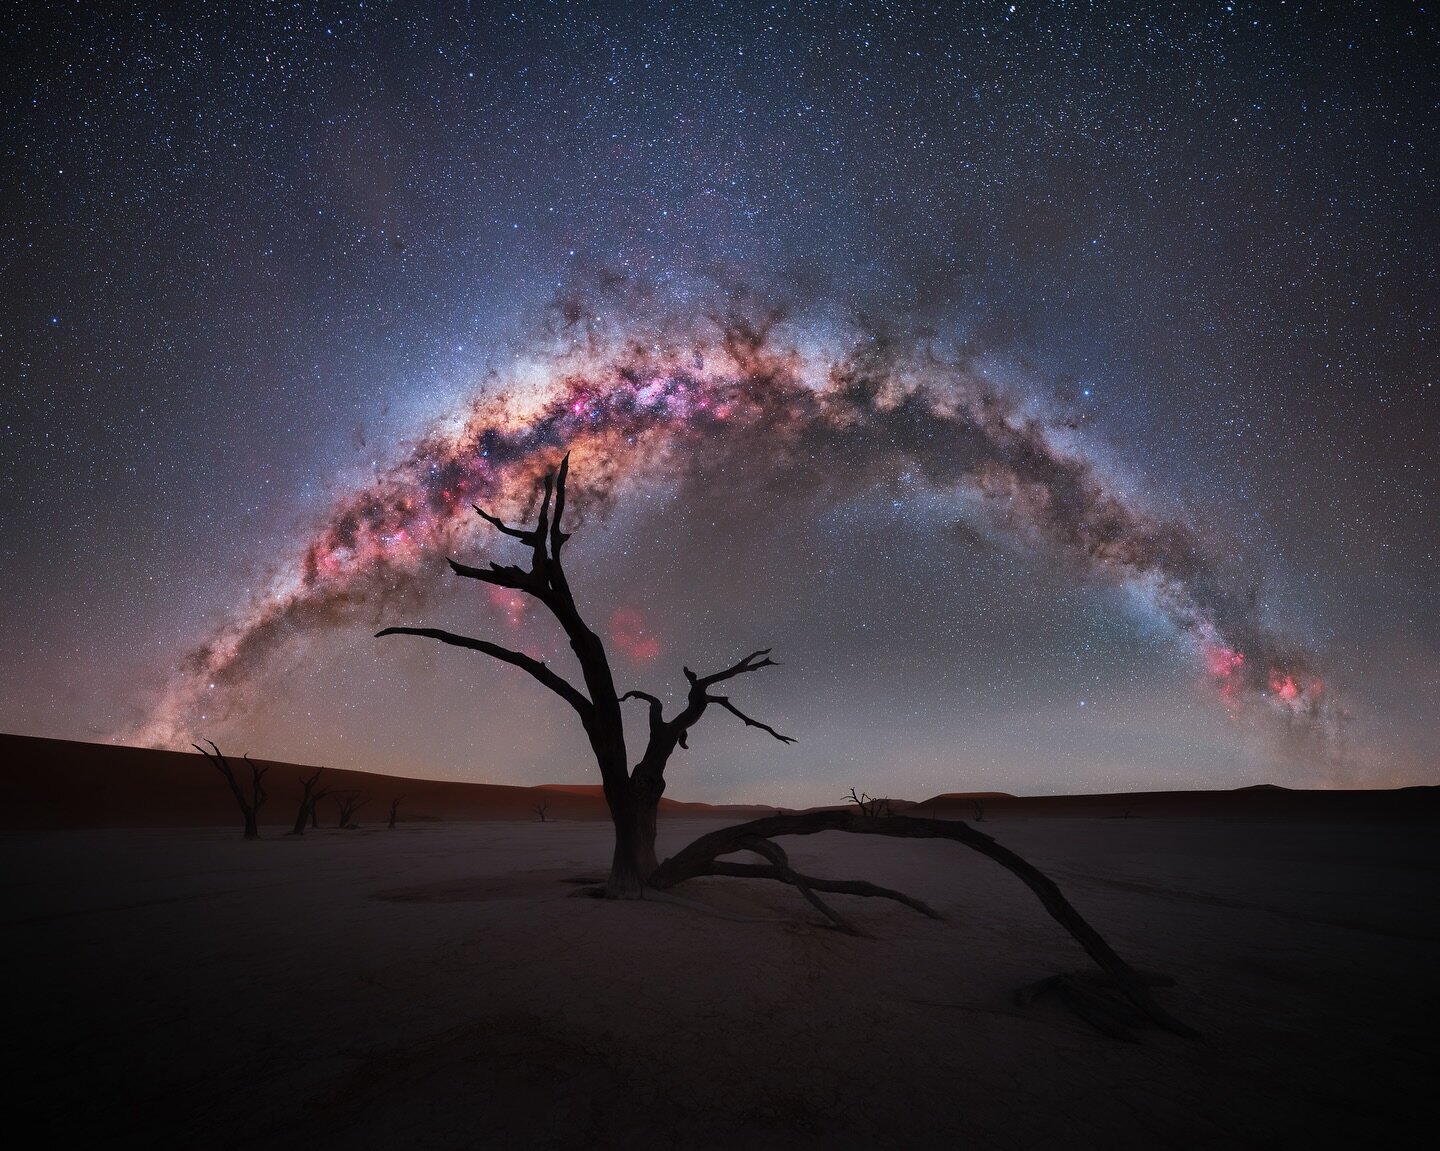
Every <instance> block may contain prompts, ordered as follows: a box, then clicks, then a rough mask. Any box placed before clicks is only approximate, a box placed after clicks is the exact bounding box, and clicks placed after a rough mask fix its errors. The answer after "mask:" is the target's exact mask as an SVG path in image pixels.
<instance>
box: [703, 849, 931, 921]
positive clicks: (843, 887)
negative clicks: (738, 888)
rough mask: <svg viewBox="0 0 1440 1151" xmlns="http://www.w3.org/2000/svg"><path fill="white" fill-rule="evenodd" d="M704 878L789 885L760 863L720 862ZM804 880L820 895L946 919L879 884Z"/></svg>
mask: <svg viewBox="0 0 1440 1151" xmlns="http://www.w3.org/2000/svg"><path fill="white" fill-rule="evenodd" d="M704 874H706V875H729V876H733V877H735V878H737V879H778V880H780V881H781V882H782V883H788V882H789V880H787V879H786V878H785V876H783V875H781V874H779V873H778V872H777V871H776V869H775V868H773V867H764V866H761V865H760V864H757V863H728V862H726V861H724V860H720V859H717V860H715V861H714V862H713V863H712V864H710V867H709V870H707V871H706V872H705V873H704ZM800 878H802V879H803V880H804V881H805V882H806V883H808V884H809V885H810V886H811V887H813V888H814V889H815V890H816V891H831V892H834V893H835V894H836V895H866V896H874V897H876V898H879V899H893V900H894V901H895V902H896V903H903V904H904V905H905V906H906V907H911V908H914V909H915V910H916V911H918V912H920V914H921V915H926V916H929V917H930V918H931V919H944V918H945V917H944V916H943V915H941V914H940V913H939V912H938V911H936V910H935V909H934V908H933V907H931V906H930V905H929V904H928V903H926V902H924V900H920V899H916V898H915V897H914V896H913V895H906V894H905V893H904V892H903V891H894V890H892V889H891V888H888V887H881V886H880V885H879V884H878V883H870V882H869V881H868V880H864V879H821V878H820V877H818V876H814V875H802V876H801V877H800Z"/></svg>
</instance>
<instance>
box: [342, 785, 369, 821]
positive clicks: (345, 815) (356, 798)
mask: <svg viewBox="0 0 1440 1151" xmlns="http://www.w3.org/2000/svg"><path fill="white" fill-rule="evenodd" d="M334 795H335V805H336V806H337V807H338V808H339V809H340V822H339V823H337V824H336V825H335V826H336V827H342V828H349V827H355V826H357V824H356V823H355V813H356V812H357V811H359V810H360V809H361V808H362V807H364V806H365V805H366V804H367V803H369V802H370V801H369V800H368V799H366V798H365V795H364V793H363V792H359V791H337V792H335V793H334Z"/></svg>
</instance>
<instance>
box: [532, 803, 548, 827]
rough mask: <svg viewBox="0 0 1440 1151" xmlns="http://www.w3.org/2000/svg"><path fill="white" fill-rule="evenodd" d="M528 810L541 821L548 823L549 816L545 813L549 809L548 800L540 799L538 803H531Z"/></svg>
mask: <svg viewBox="0 0 1440 1151" xmlns="http://www.w3.org/2000/svg"><path fill="white" fill-rule="evenodd" d="M530 810H531V811H533V812H534V813H535V814H536V815H538V816H539V817H540V822H541V823H549V822H550V817H549V816H548V815H546V814H545V813H546V812H548V811H549V810H550V801H549V800H548V799H542V800H541V801H540V802H539V803H536V804H532V805H531V807H530Z"/></svg>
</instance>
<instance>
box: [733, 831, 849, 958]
mask: <svg viewBox="0 0 1440 1151" xmlns="http://www.w3.org/2000/svg"><path fill="white" fill-rule="evenodd" d="M740 846H741V847H743V848H744V849H745V850H746V851H753V852H754V853H755V854H756V855H760V856H763V857H764V858H766V859H768V860H769V861H770V862H771V864H772V865H773V867H774V870H775V873H776V878H777V879H782V880H784V881H785V882H786V883H789V884H791V885H792V886H794V887H795V889H796V890H797V891H799V892H800V894H801V895H803V896H804V897H805V898H806V899H807V900H809V902H810V905H811V906H812V907H814V908H815V909H816V910H817V911H819V912H820V914H821V915H823V916H825V918H826V919H828V920H830V922H831V923H833V924H834V925H835V926H836V927H837V928H839V929H840V930H841V931H843V932H845V934H847V935H862V936H863V935H864V934H865V932H863V931H861V930H860V929H859V928H858V927H856V926H855V925H854V924H853V923H851V922H850V921H849V920H848V919H846V918H845V917H844V916H843V915H841V914H840V913H839V912H838V911H836V910H835V909H834V908H833V907H831V906H830V905H829V904H828V903H826V902H825V901H824V900H823V899H821V898H820V897H819V896H818V895H816V894H815V890H814V888H812V887H811V886H810V884H809V882H808V881H807V879H806V877H805V876H803V875H801V874H800V873H799V872H798V871H796V870H795V869H794V868H792V867H791V866H790V857H789V856H788V855H786V854H785V849H784V848H783V847H781V846H780V845H779V844H778V843H772V842H771V841H770V840H768V839H765V838H764V837H763V836H758V835H756V836H750V837H748V838H747V839H745V840H743V841H742V842H741V844H740Z"/></svg>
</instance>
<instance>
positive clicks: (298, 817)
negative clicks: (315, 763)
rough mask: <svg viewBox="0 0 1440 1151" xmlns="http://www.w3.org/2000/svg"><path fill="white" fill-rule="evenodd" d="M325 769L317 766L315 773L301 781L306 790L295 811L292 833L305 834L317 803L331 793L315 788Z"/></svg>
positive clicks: (301, 795) (302, 793)
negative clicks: (306, 826)
mask: <svg viewBox="0 0 1440 1151" xmlns="http://www.w3.org/2000/svg"><path fill="white" fill-rule="evenodd" d="M324 770H325V769H324V768H323V767H317V768H316V769H315V774H314V775H312V776H309V777H308V778H306V779H302V780H301V781H300V786H301V787H302V788H303V789H304V790H303V791H302V792H301V794H300V807H299V809H298V810H297V811H296V812H295V826H294V827H292V828H291V829H290V834H291V835H304V834H305V825H306V824H307V823H308V822H310V819H311V817H312V814H313V812H314V808H315V805H316V804H317V803H319V802H320V800H322V799H323V798H324V797H325V796H327V795H328V794H330V793H329V792H327V791H317V790H316V789H315V785H316V784H317V783H319V782H320V773H321V772H323V771H324Z"/></svg>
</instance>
